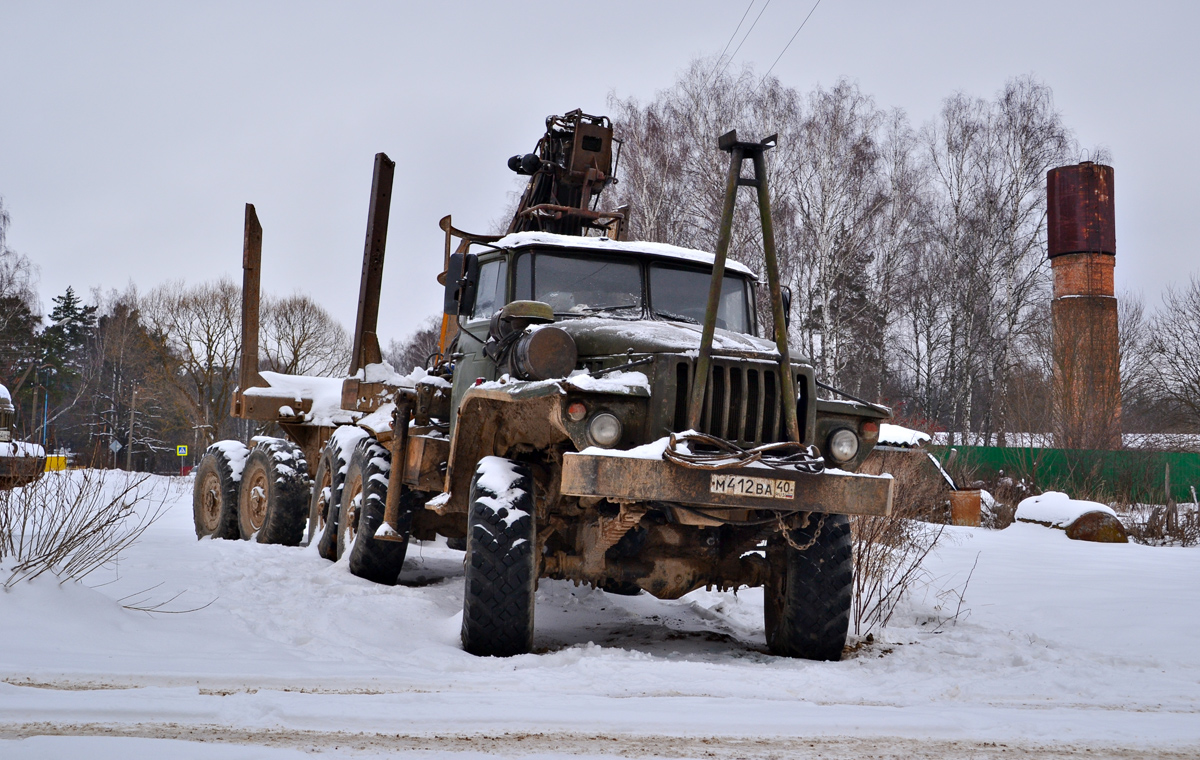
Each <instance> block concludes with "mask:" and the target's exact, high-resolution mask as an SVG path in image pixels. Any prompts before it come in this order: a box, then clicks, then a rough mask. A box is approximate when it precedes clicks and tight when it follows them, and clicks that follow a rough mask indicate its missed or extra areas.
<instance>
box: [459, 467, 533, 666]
mask: <svg viewBox="0 0 1200 760" xmlns="http://www.w3.org/2000/svg"><path fill="white" fill-rule="evenodd" d="M470 498H471V506H470V514H469V516H468V523H467V556H466V573H465V574H466V590H465V593H464V595H463V624H462V643H463V649H465V650H467V651H468V652H470V653H471V654H475V655H481V656H488V655H491V656H496V657H508V656H511V655H516V654H525V653H526V652H529V651H530V650H531V649H533V607H534V604H533V597H534V590H535V589H536V587H537V564H536V557H535V556H534V552H533V548H534V544H535V541H534V539H535V537H536V536H535V532H536V523H535V521H534V482H533V477H532V475H531V474H530V472H529V469H528V468H526V467H525V466H524V465H521V464H519V463H517V462H513V461H511V460H508V459H501V458H500V457H484V458H483V460H481V461H480V462H479V465H478V466H477V467H476V469H475V478H474V480H472V481H471V496H470Z"/></svg>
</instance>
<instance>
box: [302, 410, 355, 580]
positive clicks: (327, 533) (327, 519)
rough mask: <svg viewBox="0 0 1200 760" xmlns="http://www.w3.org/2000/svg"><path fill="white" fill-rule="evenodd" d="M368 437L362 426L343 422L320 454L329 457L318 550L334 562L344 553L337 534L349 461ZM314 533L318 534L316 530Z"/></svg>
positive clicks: (324, 457) (339, 531)
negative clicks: (327, 490)
mask: <svg viewBox="0 0 1200 760" xmlns="http://www.w3.org/2000/svg"><path fill="white" fill-rule="evenodd" d="M366 437H367V432H366V431H365V430H363V429H362V428H359V427H354V426H352V425H343V426H342V427H339V428H338V429H337V430H334V431H333V435H332V436H330V437H329V443H327V444H325V451H324V452H323V453H322V455H321V458H322V459H323V460H324V459H326V457H328V460H327V468H328V470H329V500H328V502H327V503H326V505H325V516H324V525H323V527H322V528H321V534H320V535H321V538H320V540H318V541H317V553H318V554H320V555H321V556H322V557H324V558H325V559H327V560H329V561H331V562H336V561H337V560H338V559H340V558H341V556H342V544H341V543H339V540H338V537H339V534H340V533H341V529H340V526H341V519H340V518H341V515H340V513H341V507H342V491H343V489H344V487H345V484H346V472H347V470H349V469H350V460H351V459H352V458H353V456H354V449H355V447H356V446H358V444H359V442H361V441H362V440H363V439H364V438H366ZM314 498H316V494H314ZM312 521H313V510H312V508H311V506H310V509H309V525H310V527H311V526H312ZM313 535H314V536H315V535H316V533H314V534H313Z"/></svg>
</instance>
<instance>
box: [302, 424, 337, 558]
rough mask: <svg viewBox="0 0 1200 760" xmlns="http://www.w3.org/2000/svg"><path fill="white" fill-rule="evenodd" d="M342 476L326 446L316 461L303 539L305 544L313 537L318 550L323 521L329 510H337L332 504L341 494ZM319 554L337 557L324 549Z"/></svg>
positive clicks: (322, 532)
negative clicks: (305, 532)
mask: <svg viewBox="0 0 1200 760" xmlns="http://www.w3.org/2000/svg"><path fill="white" fill-rule="evenodd" d="M343 477H344V473H342V472H341V467H340V466H339V465H338V462H337V458H336V455H335V454H334V453H333V452H332V451H330V449H329V447H328V446H326V447H325V448H324V449H322V450H321V458H320V459H319V460H318V461H317V472H316V476H315V477H314V478H313V489H312V496H311V497H310V498H309V502H308V532H307V534H306V536H305V540H304V545H305V546H308V545H309V544H311V543H312V542H313V539H314V538H315V539H317V546H318V550H319V547H320V546H321V540H320V539H321V537H322V536H323V535H324V533H325V523H326V522H327V521H328V520H330V519H331V516H330V511H336V510H337V507H336V506H334V505H336V504H337V500H338V499H340V498H341V495H342V480H343ZM320 554H321V556H322V557H324V558H325V559H328V560H335V559H337V557H336V556H332V557H330V556H326V555H325V552H324V551H321V552H320Z"/></svg>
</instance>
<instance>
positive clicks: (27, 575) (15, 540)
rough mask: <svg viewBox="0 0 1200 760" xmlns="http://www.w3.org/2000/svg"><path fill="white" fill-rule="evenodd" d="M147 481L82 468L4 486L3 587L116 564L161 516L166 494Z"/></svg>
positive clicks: (0, 517)
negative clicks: (159, 493) (17, 485)
mask: <svg viewBox="0 0 1200 760" xmlns="http://www.w3.org/2000/svg"><path fill="white" fill-rule="evenodd" d="M147 480H149V476H148V475H132V474H129V473H124V472H117V471H105V470H76V471H73V472H70V473H62V474H51V475H47V476H46V477H43V478H42V479H40V480H38V481H37V482H35V483H31V484H29V485H27V486H24V487H23V488H17V489H14V490H11V491H0V568H2V569H0V581H2V582H0V586H2V587H3V588H10V587H12V586H13V585H15V584H17V583H20V582H21V581H25V580H31V579H33V578H37V577H38V576H40V575H43V574H45V573H50V574H51V575H54V576H55V577H57V578H59V580H60V581H61V582H66V581H71V580H80V579H82V578H85V577H87V576H88V575H89V574H90V573H92V572H94V571H95V570H97V569H98V568H100V567H103V566H105V565H107V564H109V563H110V562H113V561H114V560H115V559H116V558H117V555H119V554H120V553H121V551H123V550H124V549H125V548H126V547H128V546H129V545H130V544H132V543H133V542H134V541H136V540H137V539H138V538H139V537H140V536H141V535H142V533H143V532H145V530H146V529H147V528H149V527H150V525H151V524H152V523H153V522H154V521H155V520H156V519H158V517H159V515H160V514H162V510H163V505H164V502H165V496H163V497H161V498H157V500H156V499H155V498H153V497H151V496H150V495H149V492H150V488H149V487H148V486H147ZM5 575H7V577H5Z"/></svg>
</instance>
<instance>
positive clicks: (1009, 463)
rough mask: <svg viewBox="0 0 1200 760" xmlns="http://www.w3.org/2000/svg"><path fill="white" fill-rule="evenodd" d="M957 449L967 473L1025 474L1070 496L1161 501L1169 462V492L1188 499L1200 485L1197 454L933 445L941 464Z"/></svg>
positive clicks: (960, 465)
mask: <svg viewBox="0 0 1200 760" xmlns="http://www.w3.org/2000/svg"><path fill="white" fill-rule="evenodd" d="M951 450H957V452H958V453H957V454H956V455H955V460H954V462H953V465H954V469H955V470H956V471H959V472H965V473H967V474H968V477H969V478H978V479H981V480H990V479H991V478H993V477H996V476H999V475H1000V474H1001V473H1004V474H1005V475H1008V476H1009V477H1011V478H1014V479H1024V480H1026V481H1027V482H1029V483H1031V484H1033V485H1034V486H1035V487H1036V488H1038V489H1040V490H1043V491H1050V490H1054V491H1064V492H1066V493H1068V494H1070V495H1071V496H1072V497H1074V498H1091V499H1095V500H1097V501H1105V500H1127V501H1129V502H1134V503H1145V504H1162V503H1164V502H1165V501H1166V476H1167V468H1168V467H1170V478H1171V481H1170V483H1171V494H1172V495H1173V496H1174V497H1175V500H1176V501H1187V502H1190V501H1192V491H1191V489H1192V487H1193V486H1194V487H1195V488H1196V490H1197V491H1200V454H1195V453H1190V452H1175V451H1170V452H1168V451H1138V450H1134V449H1125V450H1121V451H1089V450H1081V449H1035V448H1018V447H1001V446H937V447H932V451H933V452H934V454H935V455H936V456H937V458H938V459H939V461H941V462H942V463H943V464H944V463H946V462H947V461H948V460H949V459H950V452H951Z"/></svg>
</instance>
